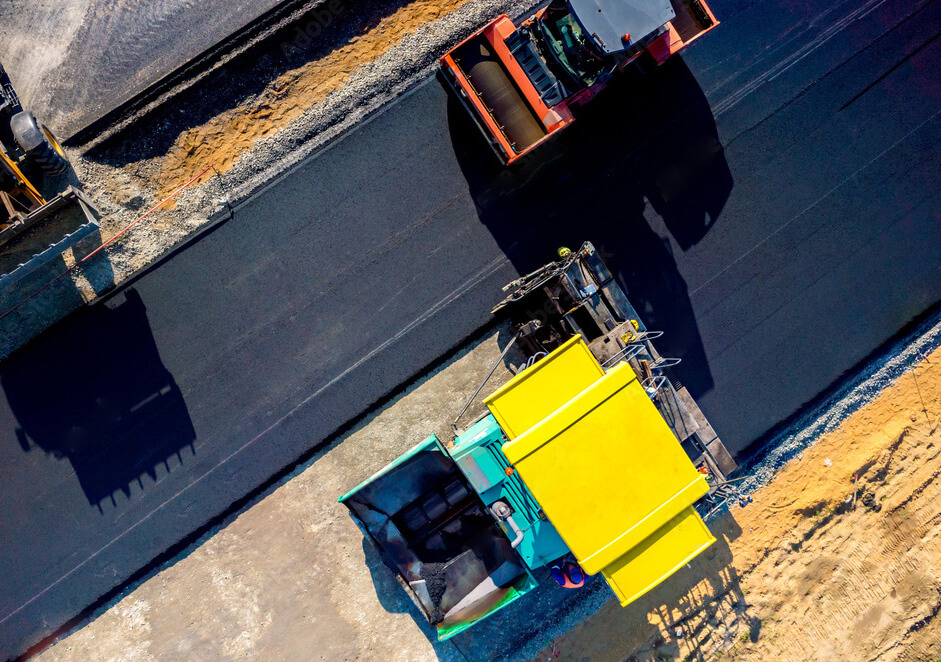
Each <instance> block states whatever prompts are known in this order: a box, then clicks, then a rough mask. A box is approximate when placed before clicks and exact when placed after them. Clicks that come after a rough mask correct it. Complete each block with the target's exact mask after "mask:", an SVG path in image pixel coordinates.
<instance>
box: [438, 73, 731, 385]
mask: <svg viewBox="0 0 941 662" xmlns="http://www.w3.org/2000/svg"><path fill="white" fill-rule="evenodd" d="M448 121H449V129H450V135H451V140H452V144H453V147H454V152H455V155H456V157H457V160H458V162H459V164H460V167H461V169H462V171H463V174H464V176H465V178H466V180H467V183H468V186H469V189H470V193H471V195H472V197H473V199H474V203H475V206H476V209H477V213H478V216H479V217H480V220H481V222H482V223H484V224H485V225H486V226H487V228H488V230H489V231H490V232H491V233H492V235H493V237H494V239H495V240H496V241H497V243H498V244H499V246H500V247H501V249H502V250H503V251H504V252H505V253H506V255H507V257H509V258H510V260H511V261H512V262H513V264H514V266H515V267H516V269H517V270H518V271H519V272H520V273H521V274H522V273H528V272H530V271H532V270H533V269H535V268H537V267H539V266H541V265H542V264H545V263H546V262H549V261H550V260H553V259H556V251H557V249H558V247H560V246H569V247H571V248H575V247H577V246H578V245H580V244H581V243H582V242H583V241H586V240H588V241H592V242H593V243H594V244H595V247H596V248H597V249H598V250H599V251H600V253H601V254H602V256H603V258H604V259H605V261H606V262H607V264H608V267H609V268H610V269H611V271H612V273H614V274H615V276H616V277H617V278H618V280H619V282H620V284H621V286H622V287H623V288H624V289H625V291H626V292H627V294H628V297H629V298H630V299H631V301H632V303H633V304H634V307H635V308H637V310H638V311H639V312H640V314H641V315H642V316H643V317H644V321H645V323H646V324H647V326H648V327H649V328H652V329H657V330H662V331H664V332H665V335H664V337H663V339H662V341H658V348H659V349H660V351H661V352H663V353H664V354H667V355H671V356H677V357H679V358H682V359H683V363H681V364H680V365H679V366H678V368H677V369H676V377H677V378H678V379H679V380H680V381H682V383H683V384H684V385H686V386H687V387H688V389H689V391H690V393H691V394H692V395H693V397H699V396H701V395H702V394H703V393H705V392H706V391H708V390H710V389H711V388H712V386H713V380H712V375H711V372H710V369H709V365H708V362H707V360H706V355H705V350H704V348H703V345H702V340H701V338H700V335H699V331H698V328H697V324H696V319H695V316H694V313H693V309H692V305H691V303H690V299H689V293H688V288H687V285H686V282H685V280H684V279H683V277H682V274H681V273H680V272H679V269H678V268H677V264H676V259H675V257H674V253H673V251H674V245H675V246H676V247H678V248H679V249H680V250H684V251H685V250H688V249H689V248H691V247H692V246H694V245H695V244H697V243H698V242H699V241H701V240H702V238H703V237H704V236H705V235H706V234H707V233H708V231H709V230H710V229H711V228H712V227H714V225H715V223H716V222H717V221H718V219H719V217H720V215H721V211H722V209H723V207H724V205H725V202H726V201H727V200H728V197H729V194H730V192H731V190H732V186H733V181H732V176H731V173H730V171H729V168H728V164H727V163H726V160H725V157H724V153H723V151H722V147H721V143H720V141H719V138H718V133H717V130H716V126H715V121H714V119H713V116H712V111H711V109H710V108H709V104H708V102H707V101H706V98H705V95H704V94H703V92H702V90H701V89H700V87H699V85H698V83H697V82H696V79H695V78H694V77H693V75H692V74H691V73H690V71H689V69H688V68H687V66H686V65H685V63H684V62H683V61H682V59H681V58H679V57H675V58H673V59H671V60H669V61H668V62H667V63H666V64H665V65H663V66H662V67H659V68H656V69H654V70H653V71H650V72H648V73H645V72H642V71H641V70H640V69H629V70H627V71H625V72H623V75H621V76H620V77H619V78H617V79H616V80H615V81H614V82H613V83H612V84H611V85H610V86H609V88H608V89H607V90H605V92H604V93H603V94H602V95H600V96H599V97H598V98H596V99H595V100H594V101H593V102H592V103H591V104H590V105H588V106H587V107H586V108H584V109H582V110H581V111H580V112H579V113H578V115H577V120H576V122H575V123H574V124H573V125H572V126H571V127H570V128H568V129H566V130H565V131H563V132H561V134H560V135H558V136H557V137H556V138H554V139H553V140H551V141H550V142H548V143H547V144H545V145H542V146H540V148H539V149H537V150H536V151H535V152H534V153H533V154H532V156H530V157H527V158H525V159H524V160H523V161H522V162H521V163H520V164H519V165H515V164H514V167H513V168H501V167H500V166H499V165H498V163H497V160H496V158H495V157H494V155H493V154H492V152H491V151H490V148H489V147H488V146H487V144H486V142H485V141H484V139H483V137H482V136H481V135H480V131H479V130H478V129H477V127H476V126H475V125H474V123H473V121H472V120H471V118H470V117H469V116H468V113H467V111H466V110H465V109H464V107H463V106H462V105H461V104H460V102H459V101H458V100H457V99H455V98H454V97H453V95H449V106H448ZM657 217H660V218H662V221H663V224H664V226H665V227H666V228H667V230H668V232H669V235H671V236H672V237H673V242H671V241H670V239H669V238H668V237H663V236H660V235H658V234H657V232H656V231H655V229H654V225H652V222H654V221H655V219H656V218H657Z"/></svg>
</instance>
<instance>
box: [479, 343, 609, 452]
mask: <svg viewBox="0 0 941 662" xmlns="http://www.w3.org/2000/svg"><path fill="white" fill-rule="evenodd" d="M602 377H604V370H603V369H602V367H601V366H600V365H599V364H598V362H597V361H596V360H595V357H594V356H592V353H591V351H590V350H589V349H588V345H586V344H585V342H584V341H583V340H582V337H581V336H575V337H574V338H572V339H570V340H568V341H566V342H565V344H564V345H562V346H561V347H559V348H558V349H557V350H555V351H554V352H552V353H551V354H549V356H547V357H545V358H544V359H542V360H540V361H538V362H537V363H536V364H534V365H533V366H532V367H531V368H527V369H526V370H524V371H523V372H521V373H520V374H518V375H516V377H514V378H513V379H512V380H510V381H509V382H508V383H507V384H506V385H504V386H503V387H502V388H501V389H499V390H498V391H496V392H495V393H494V394H493V395H491V396H490V397H488V398H485V399H484V404H485V405H487V407H488V408H489V409H490V412H491V413H492V414H493V416H494V418H496V419H497V423H499V424H500V428H501V429H502V430H503V432H505V433H506V436H507V438H508V439H515V438H516V437H518V436H519V435H520V434H522V433H523V432H525V431H526V430H528V429H529V428H531V427H533V426H534V425H535V424H536V423H538V422H539V421H541V420H542V419H543V418H545V417H546V416H547V415H548V414H549V413H550V412H553V411H555V410H556V409H558V408H560V407H561V406H562V405H564V404H565V403H566V402H568V401H569V400H571V399H572V398H573V397H575V396H576V395H578V394H579V393H581V392H582V391H583V390H585V389H586V388H588V387H589V386H591V385H592V384H593V383H595V382H596V381H598V380H599V379H601V378H602Z"/></svg>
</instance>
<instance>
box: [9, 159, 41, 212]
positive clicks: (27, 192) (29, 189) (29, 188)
mask: <svg viewBox="0 0 941 662" xmlns="http://www.w3.org/2000/svg"><path fill="white" fill-rule="evenodd" d="M0 168H5V169H6V170H7V171H8V172H9V173H10V174H11V175H13V178H14V180H16V186H15V189H14V190H12V191H6V192H7V193H8V194H10V195H22V196H25V197H26V198H28V199H29V200H31V201H32V202H33V204H35V205H44V204H46V200H45V198H43V197H42V195H41V194H40V193H39V191H38V190H37V189H36V187H35V186H33V184H32V183H31V182H30V181H29V180H28V179H27V178H26V175H24V174H23V172H22V171H21V170H20V168H19V166H18V165H17V164H16V161H14V160H13V159H11V158H10V157H9V156H7V155H6V154H5V153H4V151H3V150H2V149H0Z"/></svg>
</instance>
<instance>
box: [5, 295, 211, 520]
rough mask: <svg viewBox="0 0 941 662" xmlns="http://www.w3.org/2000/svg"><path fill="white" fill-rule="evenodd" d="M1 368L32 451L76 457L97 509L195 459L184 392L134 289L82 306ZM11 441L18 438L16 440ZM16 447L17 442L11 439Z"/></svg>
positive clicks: (23, 441) (23, 440) (19, 432)
mask: <svg viewBox="0 0 941 662" xmlns="http://www.w3.org/2000/svg"><path fill="white" fill-rule="evenodd" d="M65 328H66V327H64V326H63V325H57V326H54V327H53V328H51V329H50V330H49V331H47V332H45V333H44V334H42V335H41V336H39V337H38V338H36V339H35V340H34V341H33V342H32V343H31V344H30V346H29V352H25V351H19V352H17V353H15V354H13V355H12V356H11V357H10V358H9V359H8V360H6V361H5V362H4V363H3V364H2V365H0V385H2V387H3V391H4V393H5V394H6V398H7V402H8V404H9V407H10V410H11V411H12V413H13V415H14V416H15V418H16V421H17V424H18V427H17V428H16V430H15V431H12V432H13V434H15V436H16V438H17V440H18V442H19V444H20V446H21V447H22V449H23V450H24V451H26V452H32V451H33V450H34V449H39V450H42V451H44V452H45V453H47V454H49V455H51V456H53V457H56V458H67V459H68V460H69V461H70V462H71V463H72V467H73V469H74V471H75V474H76V476H77V477H78V480H79V482H80V484H81V486H82V490H83V491H84V492H85V496H86V497H87V498H88V501H89V503H90V504H92V505H97V506H98V508H99V510H102V502H104V501H105V500H107V499H110V501H111V503H112V505H113V506H116V505H117V503H116V501H115V498H114V494H115V492H117V491H119V490H120V491H122V492H123V493H124V495H125V497H128V498H129V497H130V496H131V491H132V486H133V484H134V483H137V487H138V489H140V490H143V489H145V482H144V480H143V478H144V476H145V475H146V476H148V477H149V479H150V482H156V481H157V480H158V479H159V477H160V476H161V475H162V474H166V473H169V472H170V471H171V470H172V468H173V467H174V466H179V465H181V464H182V463H183V461H184V460H183V454H182V450H183V449H184V448H185V447H186V446H189V452H188V453H187V454H188V455H189V456H193V455H195V452H196V451H195V446H194V441H195V439H196V432H195V429H194V428H193V424H192V422H191V420H190V416H189V412H188V411H187V408H186V403H185V402H184V399H183V394H182V393H181V391H180V388H179V387H178V386H177V384H176V382H175V381H174V379H173V376H172V375H171V374H170V372H169V371H168V370H167V369H166V368H165V367H164V366H163V363H162V362H161V360H160V355H159V353H158V351H157V346H156V343H155V341H154V338H153V335H152V333H151V330H150V324H149V322H148V320H147V311H146V308H145V307H144V303H143V301H142V300H141V298H140V295H139V294H138V293H137V292H136V291H135V290H134V289H129V290H126V291H125V292H124V293H122V294H120V295H118V296H116V297H114V298H112V299H111V300H109V301H107V302H106V303H104V304H99V305H96V306H92V307H90V308H85V309H82V310H79V311H78V312H77V313H75V315H74V316H73V317H71V318H70V323H69V325H68V335H66V331H65ZM11 436H12V434H11ZM11 441H12V440H11Z"/></svg>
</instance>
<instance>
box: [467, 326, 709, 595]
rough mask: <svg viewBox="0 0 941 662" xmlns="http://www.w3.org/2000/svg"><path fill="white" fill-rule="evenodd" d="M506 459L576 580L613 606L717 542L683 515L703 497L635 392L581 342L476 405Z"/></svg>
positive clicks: (667, 434) (625, 371)
mask: <svg viewBox="0 0 941 662" xmlns="http://www.w3.org/2000/svg"><path fill="white" fill-rule="evenodd" d="M485 403H486V404H487V406H488V407H489V408H490V410H491V412H492V413H493V415H494V417H495V418H496V419H497V421H498V422H499V423H500V425H501V427H502V428H503V429H504V431H506V432H507V436H508V437H509V438H510V439H511V441H509V442H507V443H506V444H504V445H503V452H504V453H505V454H506V457H507V459H508V460H509V461H510V462H511V463H512V464H513V465H514V467H515V468H516V470H517V472H518V473H519V475H520V477H521V478H522V479H523V481H524V482H525V483H526V485H527V486H528V487H529V489H530V490H531V491H532V493H533V496H535V497H536V500H537V501H538V502H539V504H540V506H541V507H542V509H543V511H544V512H545V514H546V516H547V517H548V518H549V520H550V521H551V522H552V523H553V525H554V526H555V527H556V529H557V530H558V532H559V534H560V535H561V536H562V539H563V540H564V541H565V543H566V544H567V545H568V547H569V549H570V550H571V551H572V553H573V554H574V555H575V558H576V559H578V562H579V563H580V564H581V566H582V568H584V570H585V572H587V573H589V574H595V573H598V572H601V573H602V574H603V576H604V577H605V579H607V580H608V582H609V583H610V584H611V587H612V588H613V589H614V591H615V593H616V594H617V596H618V598H619V599H620V600H621V604H622V605H626V604H629V603H630V602H631V601H633V600H634V599H636V598H637V597H639V596H640V595H643V594H644V593H645V592H647V591H648V590H650V589H651V588H653V587H654V586H656V585H657V584H659V583H660V582H662V581H663V580H664V579H666V578H667V577H669V576H670V575H671V574H673V573H674V572H675V571H676V570H678V569H679V568H681V567H682V566H683V565H685V564H686V563H687V562H688V561H689V560H690V559H691V558H693V557H694V556H696V555H697V554H699V553H700V552H701V551H702V550H703V549H705V548H706V547H708V546H709V545H710V544H711V543H713V542H715V539H714V538H713V537H712V535H711V534H710V533H709V530H708V529H707V528H706V526H705V524H703V522H702V519H701V518H700V517H699V515H698V514H697V513H696V512H695V510H694V509H693V508H692V504H693V503H695V502H696V501H697V500H698V499H699V498H700V497H702V496H703V495H705V494H706V493H707V492H708V490H709V487H708V485H707V483H706V481H705V478H704V477H703V476H702V475H700V474H699V472H698V471H696V468H695V467H694V466H693V464H692V462H690V460H689V458H688V457H687V456H686V453H685V452H684V451H683V449H682V448H681V447H680V444H679V442H678V441H677V439H676V437H675V436H674V435H673V432H672V431H671V430H670V428H669V426H668V425H667V424H666V422H665V421H664V420H663V418H662V417H661V415H660V413H659V411H658V410H657V408H656V407H655V406H654V404H653V403H652V402H651V400H650V397H649V396H648V395H647V393H646V391H644V389H643V387H641V385H640V383H639V382H638V380H637V377H636V375H635V374H634V371H633V370H632V369H631V367H630V366H629V365H627V364H624V363H622V364H620V365H619V366H617V367H616V368H614V369H612V370H610V371H609V372H608V373H607V374H605V373H604V370H603V369H602V368H601V366H600V365H599V364H598V362H597V361H596V360H595V358H594V357H593V356H592V355H591V353H590V351H589V350H588V347H587V345H585V343H584V341H582V340H581V338H580V337H576V338H574V339H573V340H571V341H569V342H567V343H566V344H565V345H563V346H562V347H560V348H559V349H557V350H556V351H555V352H553V353H552V354H550V355H549V356H548V357H546V358H545V359H543V360H542V361H540V362H538V363H536V365H535V366H533V367H532V368H530V369H528V370H526V371H524V372H523V373H521V374H520V375H518V376H517V377H515V378H514V379H513V380H511V381H510V383H508V384H507V385H506V386H504V387H503V388H501V389H500V390H499V391H497V392H496V393H494V394H493V395H492V396H490V397H489V398H487V399H486V400H485Z"/></svg>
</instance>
